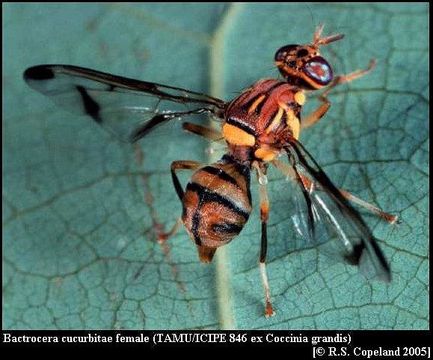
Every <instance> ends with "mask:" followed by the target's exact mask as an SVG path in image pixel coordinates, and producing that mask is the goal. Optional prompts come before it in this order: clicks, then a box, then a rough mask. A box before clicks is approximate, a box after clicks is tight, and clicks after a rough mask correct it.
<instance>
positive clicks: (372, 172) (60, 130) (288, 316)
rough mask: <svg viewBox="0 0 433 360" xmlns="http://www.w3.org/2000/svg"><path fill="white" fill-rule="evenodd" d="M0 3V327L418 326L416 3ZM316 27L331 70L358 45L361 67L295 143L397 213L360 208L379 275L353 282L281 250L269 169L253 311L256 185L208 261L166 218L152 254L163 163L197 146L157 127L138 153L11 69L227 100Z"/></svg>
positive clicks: (348, 60) (421, 166) (421, 253)
mask: <svg viewBox="0 0 433 360" xmlns="http://www.w3.org/2000/svg"><path fill="white" fill-rule="evenodd" d="M3 9H4V40H5V45H4V46H5V47H4V55H5V57H4V65H3V70H4V75H3V76H4V77H3V89H4V98H3V100H4V121H3V131H4V136H3V140H4V145H3V146H4V147H3V161H4V165H3V179H4V185H3V254H4V255H3V314H4V316H3V328H5V329H16V328H20V329H36V328H44V329H45V328H46V329H71V328H74V329H76V328H86V329H90V328H116V329H119V328H126V329H177V328H181V329H183V328H194V329H201V328H208V329H218V328H227V327H229V328H245V329H247V328H254V329H256V328H260V329H271V328H275V329H293V328H302V329H308V328H320V329H323V328H351V329H389V328H398V329H402V328H409V329H426V328H428V320H429V319H428V270H429V269H428V266H429V265H428V229H427V226H428V224H427V219H428V215H427V205H428V195H427V194H428V185H427V180H428V139H429V136H428V130H429V126H428V114H427V110H428V89H429V84H428V63H427V59H428V45H427V34H428V31H427V23H428V5H427V4H420V3H411V4H397V3H395V4H380V5H379V4H318V3H315V4H311V5H309V4H295V3H289V4H247V5H246V4H234V5H229V4H93V5H92V4H57V5H56V4H50V5H49V6H48V5H44V4H42V5H41V4H5V5H4V7H3ZM318 23H324V24H325V25H326V27H325V32H326V33H327V34H331V33H336V32H343V33H344V34H345V35H346V37H345V38H344V40H343V41H339V42H336V43H334V44H332V45H329V46H328V47H326V48H324V50H323V52H324V54H325V56H326V57H327V58H328V59H329V61H330V62H331V63H332V64H333V68H334V70H335V72H337V73H349V72H351V71H353V70H356V69H360V68H364V67H365V66H366V65H367V64H368V62H369V60H370V59H371V58H376V59H377V60H378V65H377V67H376V69H375V70H374V71H373V72H372V73H371V74H369V75H368V76H366V77H364V78H362V79H360V80H357V81H355V82H352V83H350V84H348V85H343V86H340V87H338V88H337V89H336V90H335V92H333V94H332V95H331V101H332V107H331V109H330V111H329V112H328V114H327V115H326V117H325V118H324V119H323V120H321V121H320V123H318V124H317V125H315V126H314V127H313V128H311V129H308V130H305V132H304V133H303V134H302V135H301V140H302V143H303V144H304V145H305V146H306V147H307V148H308V149H309V151H310V152H311V153H312V155H313V156H314V157H315V158H316V160H317V161H318V162H319V163H320V164H321V166H322V167H323V168H324V169H325V170H326V172H327V173H328V174H329V176H330V177H331V179H333V181H334V182H335V184H337V185H338V186H341V187H342V188H345V189H348V190H350V191H351V192H353V193H354V194H356V195H357V196H359V197H361V198H363V199H365V200H367V201H369V202H372V203H374V204H376V205H377V206H379V207H381V208H383V209H385V210H386V211H389V212H391V213H395V214H397V215H399V217H400V220H401V223H400V224H397V225H388V224H384V223H382V222H380V221H379V220H377V219H376V218H374V217H371V216H368V215H366V216H365V219H366V221H367V222H368V224H369V226H371V228H372V229H373V231H374V234H375V236H377V238H378V239H380V240H379V242H380V246H381V248H382V249H383V250H384V252H385V254H386V256H387V258H388V259H389V261H390V263H391V267H392V272H393V281H392V283H391V284H389V285H386V284H382V283H377V282H371V283H369V282H368V281H366V280H365V279H364V278H363V277H362V276H361V275H360V274H358V272H357V269H354V268H350V267H348V266H346V265H343V264H341V263H334V262H332V261H330V260H329V259H328V258H327V257H325V256H324V255H322V254H321V253H320V251H318V249H317V248H312V249H304V250H297V251H294V252H290V249H291V243H290V241H291V234H290V231H289V227H288V223H289V220H288V217H289V213H290V210H291V209H290V208H288V203H287V202H286V201H285V199H289V198H290V194H287V192H286V191H285V190H286V183H285V181H284V180H282V179H280V178H278V176H277V175H276V172H272V173H271V175H272V176H275V177H274V178H273V177H272V176H271V178H270V201H271V218H270V228H269V238H270V241H269V262H268V274H269V278H270V285H271V290H272V295H273V304H274V307H275V309H276V316H274V317H272V318H270V319H266V318H265V317H264V316H263V290H262V287H261V285H260V275H259V271H258V267H257V261H258V252H259V246H260V244H259V243H260V231H259V230H260V224H259V220H258V211H257V204H258V200H257V197H255V198H254V205H255V212H254V214H253V215H252V217H251V220H250V221H249V222H248V224H247V225H246V227H245V229H244V230H243V231H242V233H241V235H240V236H239V237H238V238H236V239H235V241H233V242H232V243H231V244H229V245H227V246H225V247H224V248H221V249H219V250H218V252H217V253H219V254H218V257H217V259H216V261H215V263H214V264H212V265H202V264H200V263H199V261H198V257H197V253H196V249H195V246H194V244H193V243H192V242H191V241H190V240H189V238H188V236H187V234H186V232H185V231H184V230H183V229H181V230H180V231H179V232H178V233H177V234H176V235H175V236H174V237H173V238H171V239H170V240H169V243H168V245H169V247H170V252H169V255H167V254H166V251H165V250H164V248H163V247H162V246H161V245H159V244H158V243H157V242H156V241H155V233H156V231H155V230H156V228H157V224H162V225H163V226H164V228H165V229H166V230H168V229H169V227H170V226H171V225H172V224H173V223H174V222H175V220H176V218H177V217H178V216H179V215H180V213H181V205H180V204H179V201H178V199H177V196H176V194H175V191H174V189H173V187H172V184H171V179H170V176H169V165H170V162H171V161H173V160H177V159H193V160H201V161H209V160H210V159H209V157H208V155H207V152H206V151H205V149H206V147H207V144H206V142H204V141H203V140H201V139H199V138H196V137H194V136H188V135H186V134H183V133H181V132H179V133H178V132H175V131H176V128H175V127H171V128H170V127H169V128H168V129H167V131H166V132H165V133H164V132H161V133H160V134H159V135H158V136H155V137H153V138H151V139H149V140H146V141H144V142H143V144H142V147H141V151H142V152H143V154H142V155H143V161H142V163H140V161H139V156H137V149H132V148H131V147H128V146H123V145H120V144H118V143H117V142H116V141H114V140H113V139H112V138H111V137H110V136H109V135H107V134H105V133H104V132H102V131H100V130H99V128H98V127H97V126H96V125H93V124H92V123H91V122H90V121H89V120H88V119H85V118H77V117H76V116H74V115H71V114H69V113H66V112H64V111H63V110H61V109H58V108H57V107H55V106H54V105H53V104H52V103H50V102H49V101H48V100H47V99H46V98H43V97H42V96H41V95H40V94H37V93H35V92H33V91H31V90H30V89H29V88H28V87H27V86H26V85H25V83H24V82H23V81H22V72H23V70H24V69H25V68H26V67H28V66H31V65H36V64H41V63H66V64H68V63H69V64H74V65H80V66H85V67H90V68H94V69H99V70H102V71H106V72H112V73H114V74H119V75H124V76H128V77H133V78H138V79H145V80H147V81H154V82H159V83H165V84H171V85H174V86H180V87H184V88H188V89H192V90H196V91H203V92H212V93H213V94H214V95H216V96H219V97H221V98H224V99H226V100H229V99H231V98H233V97H234V96H235V95H236V94H238V93H239V92H240V91H241V90H242V89H243V88H245V87H247V86H249V85H250V84H252V83H254V82H255V81H256V80H258V79H260V78H265V77H276V76H277V71H276V70H275V69H274V68H273V64H272V60H273V54H274V52H275V50H276V49H277V48H279V47H280V46H282V45H285V44H288V43H304V42H308V41H311V37H312V33H313V31H314V29H315V27H316V25H317V24H318ZM314 105H317V101H316V100H314V99H312V100H310V101H309V102H308V103H307V109H306V111H307V112H308V110H311V109H312V108H314ZM187 179H188V175H187V174H185V177H183V178H182V181H186V180H187ZM252 184H253V188H255V187H256V186H255V181H253V182H252ZM287 190H288V188H287ZM253 195H257V194H256V191H255V190H254V191H253Z"/></svg>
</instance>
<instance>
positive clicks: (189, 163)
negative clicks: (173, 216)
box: [158, 160, 202, 243]
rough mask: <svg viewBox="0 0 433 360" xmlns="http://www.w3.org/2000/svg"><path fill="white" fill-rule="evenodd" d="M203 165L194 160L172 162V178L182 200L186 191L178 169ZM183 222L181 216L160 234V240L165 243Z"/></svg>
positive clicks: (189, 168) (191, 168) (192, 168)
mask: <svg viewBox="0 0 433 360" xmlns="http://www.w3.org/2000/svg"><path fill="white" fill-rule="evenodd" d="M201 166H202V165H201V163H199V162H197V161H192V160H185V161H173V162H172V163H171V178H172V180H173V185H174V188H175V190H176V193H177V196H178V197H179V200H180V201H181V202H182V199H183V194H184V191H183V188H182V185H181V184H180V181H179V178H178V177H177V175H176V171H178V170H197V169H198V168H199V167H201ZM181 224H182V219H181V218H180V217H179V218H178V219H177V220H176V222H175V224H174V225H173V227H172V228H171V230H170V231H168V232H164V233H160V234H158V242H159V243H164V242H165V241H167V240H168V239H169V238H170V237H171V236H173V235H174V234H175V233H176V232H177V230H178V229H179V227H180V225H181Z"/></svg>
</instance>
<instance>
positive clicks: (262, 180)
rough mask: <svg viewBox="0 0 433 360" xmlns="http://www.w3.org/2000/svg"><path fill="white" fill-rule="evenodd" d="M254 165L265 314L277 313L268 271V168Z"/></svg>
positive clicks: (267, 315)
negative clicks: (257, 185)
mask: <svg viewBox="0 0 433 360" xmlns="http://www.w3.org/2000/svg"><path fill="white" fill-rule="evenodd" d="M253 166H254V167H255V169H256V171H257V177H258V179H259V186H260V188H259V194H260V220H261V223H262V238H261V246H260V259H259V267H260V275H261V278H262V283H263V289H264V291H265V316H266V317H269V316H273V315H275V312H274V309H273V307H272V303H271V290H270V288H269V281H268V275H267V272H266V254H267V248H268V234H267V222H268V218H269V199H268V193H267V190H266V170H265V169H264V168H261V167H260V165H259V164H257V163H254V164H253Z"/></svg>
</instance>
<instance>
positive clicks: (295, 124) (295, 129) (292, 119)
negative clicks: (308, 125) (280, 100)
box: [286, 108, 301, 139]
mask: <svg viewBox="0 0 433 360" xmlns="http://www.w3.org/2000/svg"><path fill="white" fill-rule="evenodd" d="M286 115H287V119H286V124H287V126H288V127H289V129H291V130H292V135H293V137H294V138H295V139H299V132H300V130H301V123H300V121H299V119H298V117H297V116H296V115H295V113H294V112H293V110H292V109H290V108H288V109H286Z"/></svg>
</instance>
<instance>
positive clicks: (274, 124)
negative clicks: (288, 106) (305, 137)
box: [265, 106, 284, 134]
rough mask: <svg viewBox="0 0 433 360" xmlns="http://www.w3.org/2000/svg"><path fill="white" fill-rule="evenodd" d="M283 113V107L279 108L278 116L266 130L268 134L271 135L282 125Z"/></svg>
mask: <svg viewBox="0 0 433 360" xmlns="http://www.w3.org/2000/svg"><path fill="white" fill-rule="evenodd" d="M283 113H284V109H283V108H282V107H281V106H279V109H278V112H277V115H275V117H274V119H273V120H272V122H271V124H270V125H269V126H268V127H267V128H266V130H265V133H266V134H269V133H270V132H271V131H272V130H274V129H276V128H277V127H278V125H280V121H281V118H282V116H283Z"/></svg>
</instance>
